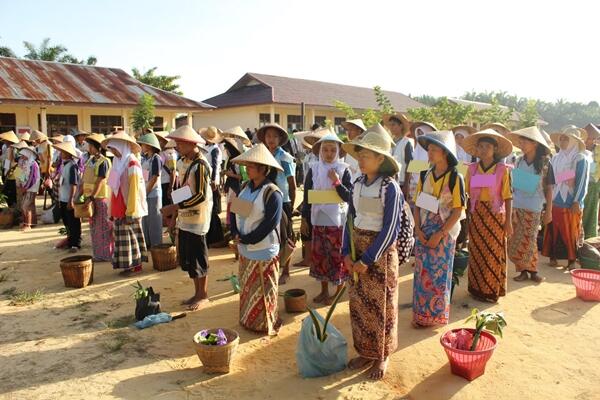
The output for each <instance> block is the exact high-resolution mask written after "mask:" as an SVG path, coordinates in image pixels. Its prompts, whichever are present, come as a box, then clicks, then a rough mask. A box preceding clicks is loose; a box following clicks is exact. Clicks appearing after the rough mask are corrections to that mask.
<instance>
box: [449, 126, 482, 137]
mask: <svg viewBox="0 0 600 400" xmlns="http://www.w3.org/2000/svg"><path fill="white" fill-rule="evenodd" d="M458 130H465V131H467V135H472V134H474V133H475V132H477V129H475V128H473V127H472V126H469V125H458V126H455V127H454V128H452V129H451V131H452V132H453V133H454V134H455V135H456V133H457V132H456V131H458ZM459 133H460V132H459Z"/></svg>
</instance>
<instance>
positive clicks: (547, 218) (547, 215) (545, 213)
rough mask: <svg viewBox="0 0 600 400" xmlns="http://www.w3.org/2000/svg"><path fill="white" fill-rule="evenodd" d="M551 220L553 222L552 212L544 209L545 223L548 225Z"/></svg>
mask: <svg viewBox="0 0 600 400" xmlns="http://www.w3.org/2000/svg"><path fill="white" fill-rule="evenodd" d="M550 222H552V213H551V212H548V211H547V210H546V211H544V225H548V224H549V223H550Z"/></svg>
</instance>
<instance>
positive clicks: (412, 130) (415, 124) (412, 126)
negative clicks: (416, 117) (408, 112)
mask: <svg viewBox="0 0 600 400" xmlns="http://www.w3.org/2000/svg"><path fill="white" fill-rule="evenodd" d="M423 125H425V126H428V127H429V128H430V129H432V130H433V131H434V132H435V131H437V130H438V129H437V128H436V127H435V125H434V124H432V123H431V122H426V121H414V122H412V123H411V124H410V133H412V135H413V136H415V137H416V133H415V132H416V131H417V128H418V127H420V126H423Z"/></svg>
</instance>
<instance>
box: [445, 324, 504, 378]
mask: <svg viewBox="0 0 600 400" xmlns="http://www.w3.org/2000/svg"><path fill="white" fill-rule="evenodd" d="M461 329H464V330H466V331H468V332H471V333H472V334H474V333H475V329H468V328H459V329H452V330H451V331H448V332H446V333H444V334H443V335H442V336H441V337H440V343H441V344H442V346H443V347H444V350H445V351H446V355H447V356H448V360H449V361H450V369H451V370H452V373H453V374H454V375H458V376H462V377H463V378H465V379H468V380H470V381H472V380H473V379H475V378H478V377H480V376H481V375H483V374H484V373H485V365H486V364H487V362H488V360H489V359H490V357H491V356H492V354H493V353H494V349H495V348H496V342H497V341H496V338H495V337H494V336H493V335H491V334H489V333H487V332H485V331H484V332H481V336H480V338H479V342H478V344H477V348H478V350H475V351H468V350H459V349H455V348H452V347H450V346H448V345H447V344H446V343H444V338H445V337H446V336H447V335H449V334H450V333H452V332H458V331H460V330H461Z"/></svg>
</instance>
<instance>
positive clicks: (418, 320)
mask: <svg viewBox="0 0 600 400" xmlns="http://www.w3.org/2000/svg"><path fill="white" fill-rule="evenodd" d="M419 144H420V146H421V147H423V149H425V150H426V151H427V154H428V156H429V162H430V164H431V165H432V167H431V168H430V169H428V170H425V171H422V172H421V173H420V174H419V181H418V182H417V189H416V197H415V199H414V201H415V236H416V237H417V241H416V243H415V272H414V280H413V318H412V324H413V327H415V328H420V327H425V326H432V325H445V324H447V323H448V319H449V317H450V292H451V289H452V267H453V263H454V253H455V250H456V239H457V238H458V235H459V233H460V224H459V221H460V220H462V219H464V217H465V214H464V208H465V204H466V194H465V187H464V182H463V178H462V176H461V175H460V174H459V173H458V171H457V170H456V165H457V164H458V160H457V159H456V155H455V153H456V142H455V141H454V134H453V133H452V131H439V132H432V133H428V134H425V135H423V136H420V137H419Z"/></svg>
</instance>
